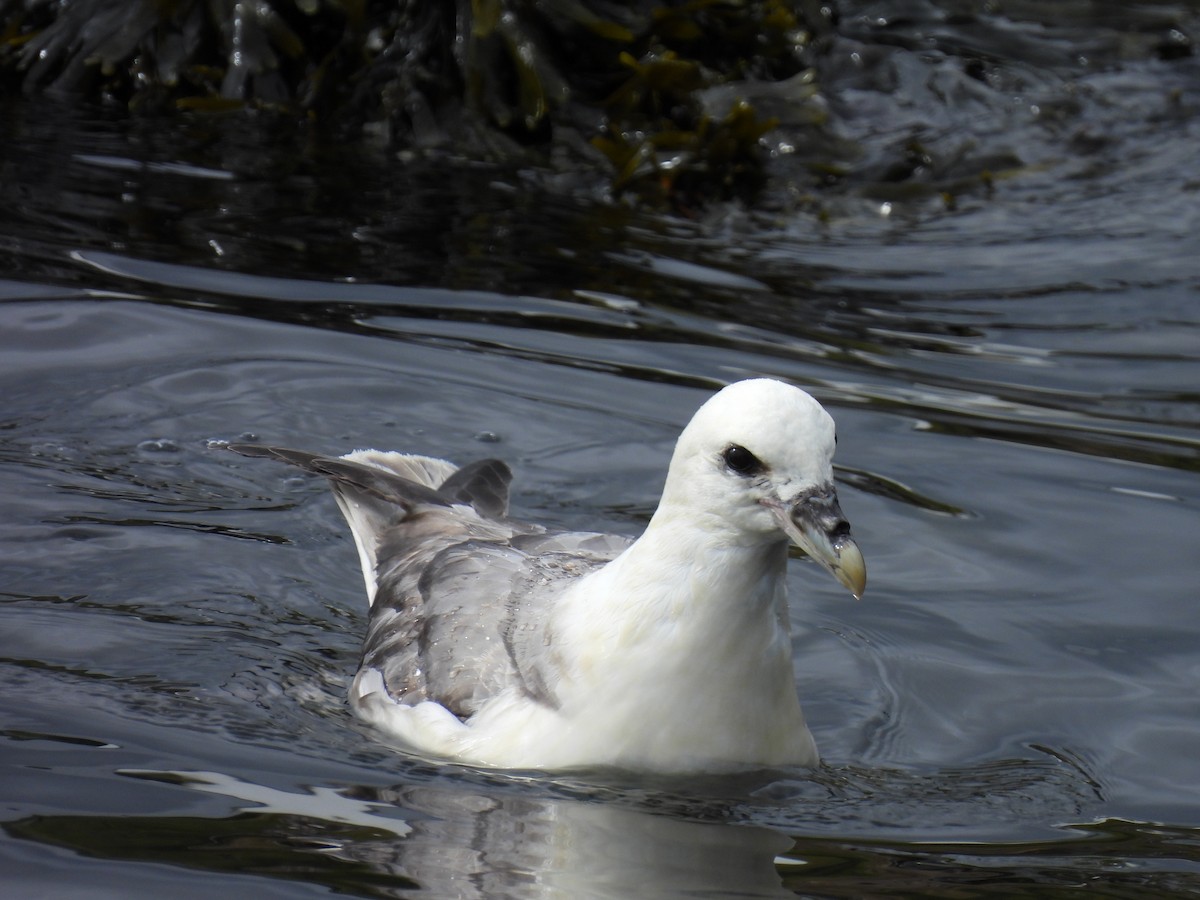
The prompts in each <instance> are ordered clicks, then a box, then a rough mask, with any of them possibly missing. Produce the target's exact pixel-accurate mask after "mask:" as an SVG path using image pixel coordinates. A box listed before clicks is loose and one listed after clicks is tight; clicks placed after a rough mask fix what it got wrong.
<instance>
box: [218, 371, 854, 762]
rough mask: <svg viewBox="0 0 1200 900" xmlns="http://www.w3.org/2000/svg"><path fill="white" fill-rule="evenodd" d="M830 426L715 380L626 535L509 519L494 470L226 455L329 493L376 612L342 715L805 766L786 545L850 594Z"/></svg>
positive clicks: (557, 743) (800, 404)
mask: <svg viewBox="0 0 1200 900" xmlns="http://www.w3.org/2000/svg"><path fill="white" fill-rule="evenodd" d="M834 444H835V435H834V423H833V419H832V418H830V416H829V414H828V413H826V412H825V410H824V409H823V408H822V407H821V405H820V404H819V403H817V401H816V400H814V399H813V398H812V397H810V396H809V395H808V394H806V393H805V392H804V391H802V390H800V389H799V388H796V387H793V386H791V385H787V384H783V383H782V382H778V381H772V380H768V379H754V380H750V381H741V382H738V383H736V384H732V385H730V386H728V387H726V388H725V389H723V390H721V391H720V392H718V393H717V394H715V395H714V396H713V397H711V398H710V399H709V400H708V402H706V403H705V404H704V405H703V406H701V407H700V409H699V410H698V411H697V412H696V414H695V416H693V418H692V420H691V422H690V423H688V425H687V427H686V428H685V429H684V430H683V433H682V434H681V435H680V437H679V441H678V442H677V444H676V446H675V453H674V455H673V456H672V458H671V465H670V469H669V471H668V473H667V480H666V484H665V486H664V487H663V493H662V499H661V500H660V502H659V505H658V509H657V510H656V511H655V513H654V516H653V518H652V519H651V520H650V523H649V525H647V526H646V530H645V531H644V532H643V533H642V535H641V537H639V538H638V539H637V540H635V541H632V542H631V541H630V540H629V539H628V538H623V537H617V536H613V535H605V534H596V533H581V532H568V533H551V532H547V531H546V530H545V529H544V528H541V527H540V526H537V525H529V524H525V523H521V522H516V521H513V520H511V519H509V518H507V516H506V513H507V508H508V485H509V482H510V480H511V478H512V473H511V472H510V470H509V468H508V466H506V465H505V464H504V463H502V462H499V461H497V460H484V461H482V462H477V463H472V464H470V465H467V466H464V467H463V468H457V467H455V466H454V465H453V464H451V463H448V462H445V461H444V460H440V459H432V458H429V457H423V456H413V455H408V454H401V453H383V452H379V451H375V450H359V451H356V452H354V453H350V454H347V455H346V456H342V457H323V456H318V455H315V454H312V453H306V452H302V451H295V450H286V449H282V448H276V447H262V446H257V445H246V444H236V445H231V447H230V449H232V450H235V451H236V452H239V453H241V454H243V455H246V456H258V457H272V458H276V459H280V460H283V461H284V462H288V463H292V464H294V465H298V466H300V467H301V468H303V469H306V470H308V471H310V472H316V473H318V474H321V475H324V476H325V477H327V478H329V480H330V482H331V483H332V487H333V492H334V496H335V497H336V499H337V503H338V506H339V507H340V508H341V510H342V513H343V514H344V515H345V517H346V521H347V522H348V523H349V525H350V530H351V532H352V533H353V535H354V542H355V544H356V545H357V547H358V552H359V557H360V559H361V562H362V570H363V577H364V579H365V580H366V587H367V598H368V601H369V603H370V606H371V610H370V620H369V625H368V629H367V636H366V641H365V643H364V646H363V658H362V664H361V667H360V668H359V670H358V674H357V675H356V676H355V678H354V683H353V686H352V687H351V691H350V703H351V706H352V707H353V709H354V711H355V712H356V713H357V714H358V715H359V716H361V717H362V718H363V719H365V720H367V721H368V722H370V723H372V724H374V725H375V726H377V727H378V728H379V729H381V730H382V731H383V732H385V733H386V734H388V735H389V736H391V737H392V738H393V739H398V740H399V741H400V742H401V743H402V744H403V745H405V746H407V747H410V748H412V749H413V750H414V751H416V752H419V753H422V754H425V755H431V756H435V757H440V758H443V759H447V760H454V761H459V762H464V763H468V764H473V765H482V766H491V767H499V768H531V769H560V768H567V767H572V766H586V765H617V766H623V767H628V768H642V769H654V770H659V771H672V772H702V771H708V772H711V771H722V770H730V769H737V768H746V767H758V766H776V765H800V766H811V765H815V764H816V763H817V761H818V757H817V750H816V746H815V744H814V743H813V738H812V735H811V734H810V733H809V730H808V727H807V725H806V724H805V722H804V715H803V713H802V712H801V709H800V702H799V699H798V697H797V694H796V685H795V679H794V673H793V670H792V649H791V639H790V635H789V628H788V612H787V605H786V597H785V591H786V581H785V576H786V571H785V570H786V565H787V554H788V543H789V540H790V541H792V542H794V543H795V544H797V545H798V546H799V547H801V548H802V549H803V550H804V551H805V552H806V553H807V554H808V555H809V556H811V557H812V558H813V559H814V560H816V561H817V562H818V563H820V564H821V565H822V566H824V567H825V568H826V569H828V570H829V571H830V572H831V573H832V574H833V575H834V577H835V578H837V580H838V581H840V582H841V583H842V584H843V585H845V586H846V587H847V588H848V589H849V590H850V591H851V592H852V593H853V594H854V595H855V596H856V597H857V596H860V595H861V594H862V592H863V589H864V587H865V586H866V568H865V565H864V563H863V558H862V554H861V553H860V552H859V550H858V547H857V546H856V545H855V543H854V541H853V540H852V539H851V537H850V526H849V524H848V523H847V522H846V519H845V517H844V516H843V515H842V511H841V508H840V507H839V506H838V501H837V495H836V493H835V490H834V484H833V468H832V459H833V451H834Z"/></svg>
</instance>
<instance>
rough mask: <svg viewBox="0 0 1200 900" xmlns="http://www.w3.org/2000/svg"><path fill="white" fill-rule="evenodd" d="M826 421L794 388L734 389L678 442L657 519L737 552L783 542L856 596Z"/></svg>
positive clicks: (854, 554) (744, 385)
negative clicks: (678, 518) (678, 521)
mask: <svg viewBox="0 0 1200 900" xmlns="http://www.w3.org/2000/svg"><path fill="white" fill-rule="evenodd" d="M835 444H836V436H835V430H834V422H833V419H832V418H831V417H830V415H829V413H827V412H826V411H825V410H824V408H823V407H822V406H821V404H819V403H818V402H817V401H816V400H814V399H813V398H812V397H811V396H809V395H808V394H807V393H805V392H804V391H802V390H800V388H797V387H794V386H792V385H789V384H784V383H783V382H780V381H774V380H771V379H767V378H756V379H751V380H749V381H739V382H737V383H735V384H731V385H729V386H728V387H726V388H724V389H723V390H721V391H719V392H717V393H716V394H715V395H713V396H712V397H710V398H709V400H708V401H707V402H706V403H705V404H704V405H703V406H701V407H700V409H699V410H697V412H696V414H695V415H694V416H693V417H692V420H691V422H689V423H688V426H687V427H686V428H685V429H684V430H683V434H681V435H680V436H679V441H678V443H676V445H675V454H674V456H672V458H671V468H670V471H669V472H668V474H667V483H666V486H665V487H664V489H663V498H662V505H661V506H660V510H662V511H663V512H664V513H665V514H667V515H671V516H675V515H683V516H686V517H688V518H689V519H690V520H691V521H692V522H693V523H694V524H696V525H698V526H700V527H703V528H705V529H707V530H709V531H712V532H715V533H719V534H721V535H722V536H723V537H724V539H726V540H728V541H730V542H733V543H741V544H759V543H764V542H769V541H778V540H782V539H785V538H787V539H790V540H792V541H793V542H794V543H795V544H796V545H797V546H799V547H800V548H801V549H802V550H804V551H805V552H806V553H807V554H808V555H809V556H811V557H812V558H813V559H815V560H816V561H817V562H818V563H820V564H821V565H822V566H824V567H825V568H826V569H828V570H829V571H830V572H831V573H832V574H833V576H834V577H835V578H837V579H838V581H840V582H841V583H842V584H843V585H845V586H846V587H847V588H848V589H849V590H850V591H851V592H852V593H853V594H854V595H855V596H856V597H857V596H860V595H861V594H862V592H863V590H864V588H865V587H866V567H865V564H864V563H863V558H862V554H861V553H860V552H859V549H858V547H857V545H856V544H855V543H854V541H853V540H852V539H851V537H850V525H849V523H848V522H847V521H846V518H845V516H843V515H842V510H841V507H840V506H839V505H838V500H837V493H836V491H835V489H834V484H833V451H834V446H835Z"/></svg>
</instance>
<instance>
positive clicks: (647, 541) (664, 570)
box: [589, 509, 787, 641]
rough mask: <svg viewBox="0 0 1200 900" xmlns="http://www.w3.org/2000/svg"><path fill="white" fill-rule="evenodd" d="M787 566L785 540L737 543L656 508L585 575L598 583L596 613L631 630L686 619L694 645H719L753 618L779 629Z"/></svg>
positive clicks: (592, 594)
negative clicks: (626, 543)
mask: <svg viewBox="0 0 1200 900" xmlns="http://www.w3.org/2000/svg"><path fill="white" fill-rule="evenodd" d="M668 512H669V511H668ZM786 567H787V544H786V542H785V541H783V540H771V541H760V542H745V541H739V540H737V539H735V536H731V535H729V534H727V533H723V532H721V531H720V530H717V529H711V530H710V529H704V528H697V527H696V522H695V520H694V519H690V518H688V517H686V516H679V517H676V516H672V515H670V514H667V515H664V514H663V510H662V509H660V510H659V513H658V514H656V515H655V517H654V519H653V520H652V521H651V523H650V525H649V526H648V527H647V528H646V531H645V532H644V533H643V534H642V536H641V537H640V538H638V540H637V541H635V542H634V543H633V544H632V545H631V546H630V547H629V548H628V549H627V550H626V551H625V552H624V553H623V554H622V555H621V556H619V557H618V558H617V559H615V560H613V562H611V563H609V564H608V565H607V566H605V567H604V568H603V569H602V570H600V571H598V572H596V573H594V574H592V575H591V576H589V578H592V579H595V580H596V582H597V585H596V586H595V588H594V589H593V590H591V591H589V595H590V597H591V598H592V600H591V602H592V603H594V604H595V607H596V608H595V609H594V612H595V613H596V614H597V615H599V616H602V617H604V618H606V619H613V620H622V621H626V622H629V623H631V624H630V627H631V628H634V629H637V628H639V627H644V628H653V627H661V626H669V627H674V626H676V625H679V624H683V623H685V622H686V623H687V624H688V627H689V628H691V629H694V631H695V635H696V639H697V640H698V641H708V640H722V639H728V636H729V631H730V630H731V629H732V630H734V631H741V632H744V631H745V629H746V628H747V627H749V626H751V624H752V623H754V622H755V621H758V622H761V623H763V624H764V625H769V626H770V627H776V626H777V625H778V624H780V623H779V622H778V617H779V616H780V615H781V614H782V613H783V607H784V603H785V596H784V576H785V569H786ZM785 621H786V620H785ZM785 627H786V626H785Z"/></svg>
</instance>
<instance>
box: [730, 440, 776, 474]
mask: <svg viewBox="0 0 1200 900" xmlns="http://www.w3.org/2000/svg"><path fill="white" fill-rule="evenodd" d="M721 459H723V460H725V465H727V466H729V468H730V469H731V470H733V471H734V472H736V473H737V474H738V475H746V476H749V475H757V474H759V473H760V472H762V471H763V470H764V469H766V466H764V465H763V463H762V460H761V459H759V458H758V457H757V456H755V455H754V454H753V453H751V452H750V451H749V450H747V449H746V448H745V447H743V446H741V445H740V444H730V445H729V446H728V447H726V448H725V450H724V452H723V453H722V454H721Z"/></svg>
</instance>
